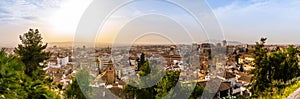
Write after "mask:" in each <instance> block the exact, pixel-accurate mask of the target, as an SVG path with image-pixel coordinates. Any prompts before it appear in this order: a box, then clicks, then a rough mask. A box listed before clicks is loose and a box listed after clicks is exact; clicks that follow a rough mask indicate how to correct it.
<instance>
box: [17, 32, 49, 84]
mask: <svg viewBox="0 0 300 99" xmlns="http://www.w3.org/2000/svg"><path fill="white" fill-rule="evenodd" d="M19 38H20V40H21V42H22V44H19V45H18V47H17V48H15V50H14V52H15V53H16V54H17V55H18V56H19V57H20V59H21V61H22V62H23V63H24V64H25V74H27V75H28V76H29V77H32V78H33V80H36V79H40V78H42V79H43V78H44V77H42V76H44V71H43V70H42V69H43V68H45V67H46V66H45V65H43V64H41V63H43V62H44V61H45V60H47V59H49V58H50V52H45V51H44V49H46V47H47V44H45V45H44V44H43V42H42V39H43V38H42V37H41V34H40V32H39V30H38V29H36V30H33V29H29V31H28V32H27V33H25V34H23V35H20V36H19Z"/></svg>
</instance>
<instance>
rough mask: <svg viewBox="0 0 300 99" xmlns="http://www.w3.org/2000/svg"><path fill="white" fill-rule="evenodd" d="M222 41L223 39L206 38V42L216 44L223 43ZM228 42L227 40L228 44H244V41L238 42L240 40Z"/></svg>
mask: <svg viewBox="0 0 300 99" xmlns="http://www.w3.org/2000/svg"><path fill="white" fill-rule="evenodd" d="M222 41H223V40H205V41H204V42H207V43H214V44H216V43H221V44H222ZM226 42H227V45H242V44H244V43H241V42H238V41H227V40H226Z"/></svg>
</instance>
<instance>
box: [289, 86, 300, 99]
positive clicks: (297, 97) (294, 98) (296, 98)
mask: <svg viewBox="0 0 300 99" xmlns="http://www.w3.org/2000/svg"><path fill="white" fill-rule="evenodd" d="M286 99H300V88H298V89H297V90H296V91H295V92H293V93H292V94H291V95H290V96H288V97H287V98H286Z"/></svg>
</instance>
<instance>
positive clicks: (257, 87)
mask: <svg viewBox="0 0 300 99" xmlns="http://www.w3.org/2000/svg"><path fill="white" fill-rule="evenodd" d="M266 40H267V39H266V38H261V40H260V43H258V42H256V45H255V50H254V52H253V56H254V59H255V60H254V63H255V65H254V66H255V69H254V70H253V71H252V73H253V74H254V76H253V77H252V78H251V90H252V92H253V93H257V94H260V93H261V92H264V91H265V90H266V89H267V88H268V87H269V86H270V84H271V81H272V79H271V76H270V74H271V72H270V71H271V70H272V68H271V66H270V65H269V61H268V56H267V49H266V48H264V44H265V41H266Z"/></svg>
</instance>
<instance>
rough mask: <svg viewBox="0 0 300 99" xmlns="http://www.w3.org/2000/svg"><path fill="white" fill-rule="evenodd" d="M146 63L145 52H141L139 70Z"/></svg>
mask: <svg viewBox="0 0 300 99" xmlns="http://www.w3.org/2000/svg"><path fill="white" fill-rule="evenodd" d="M144 63H145V54H144V53H142V54H141V57H140V60H139V62H138V71H139V70H140V68H141V66H142V65H143V64H144Z"/></svg>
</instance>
